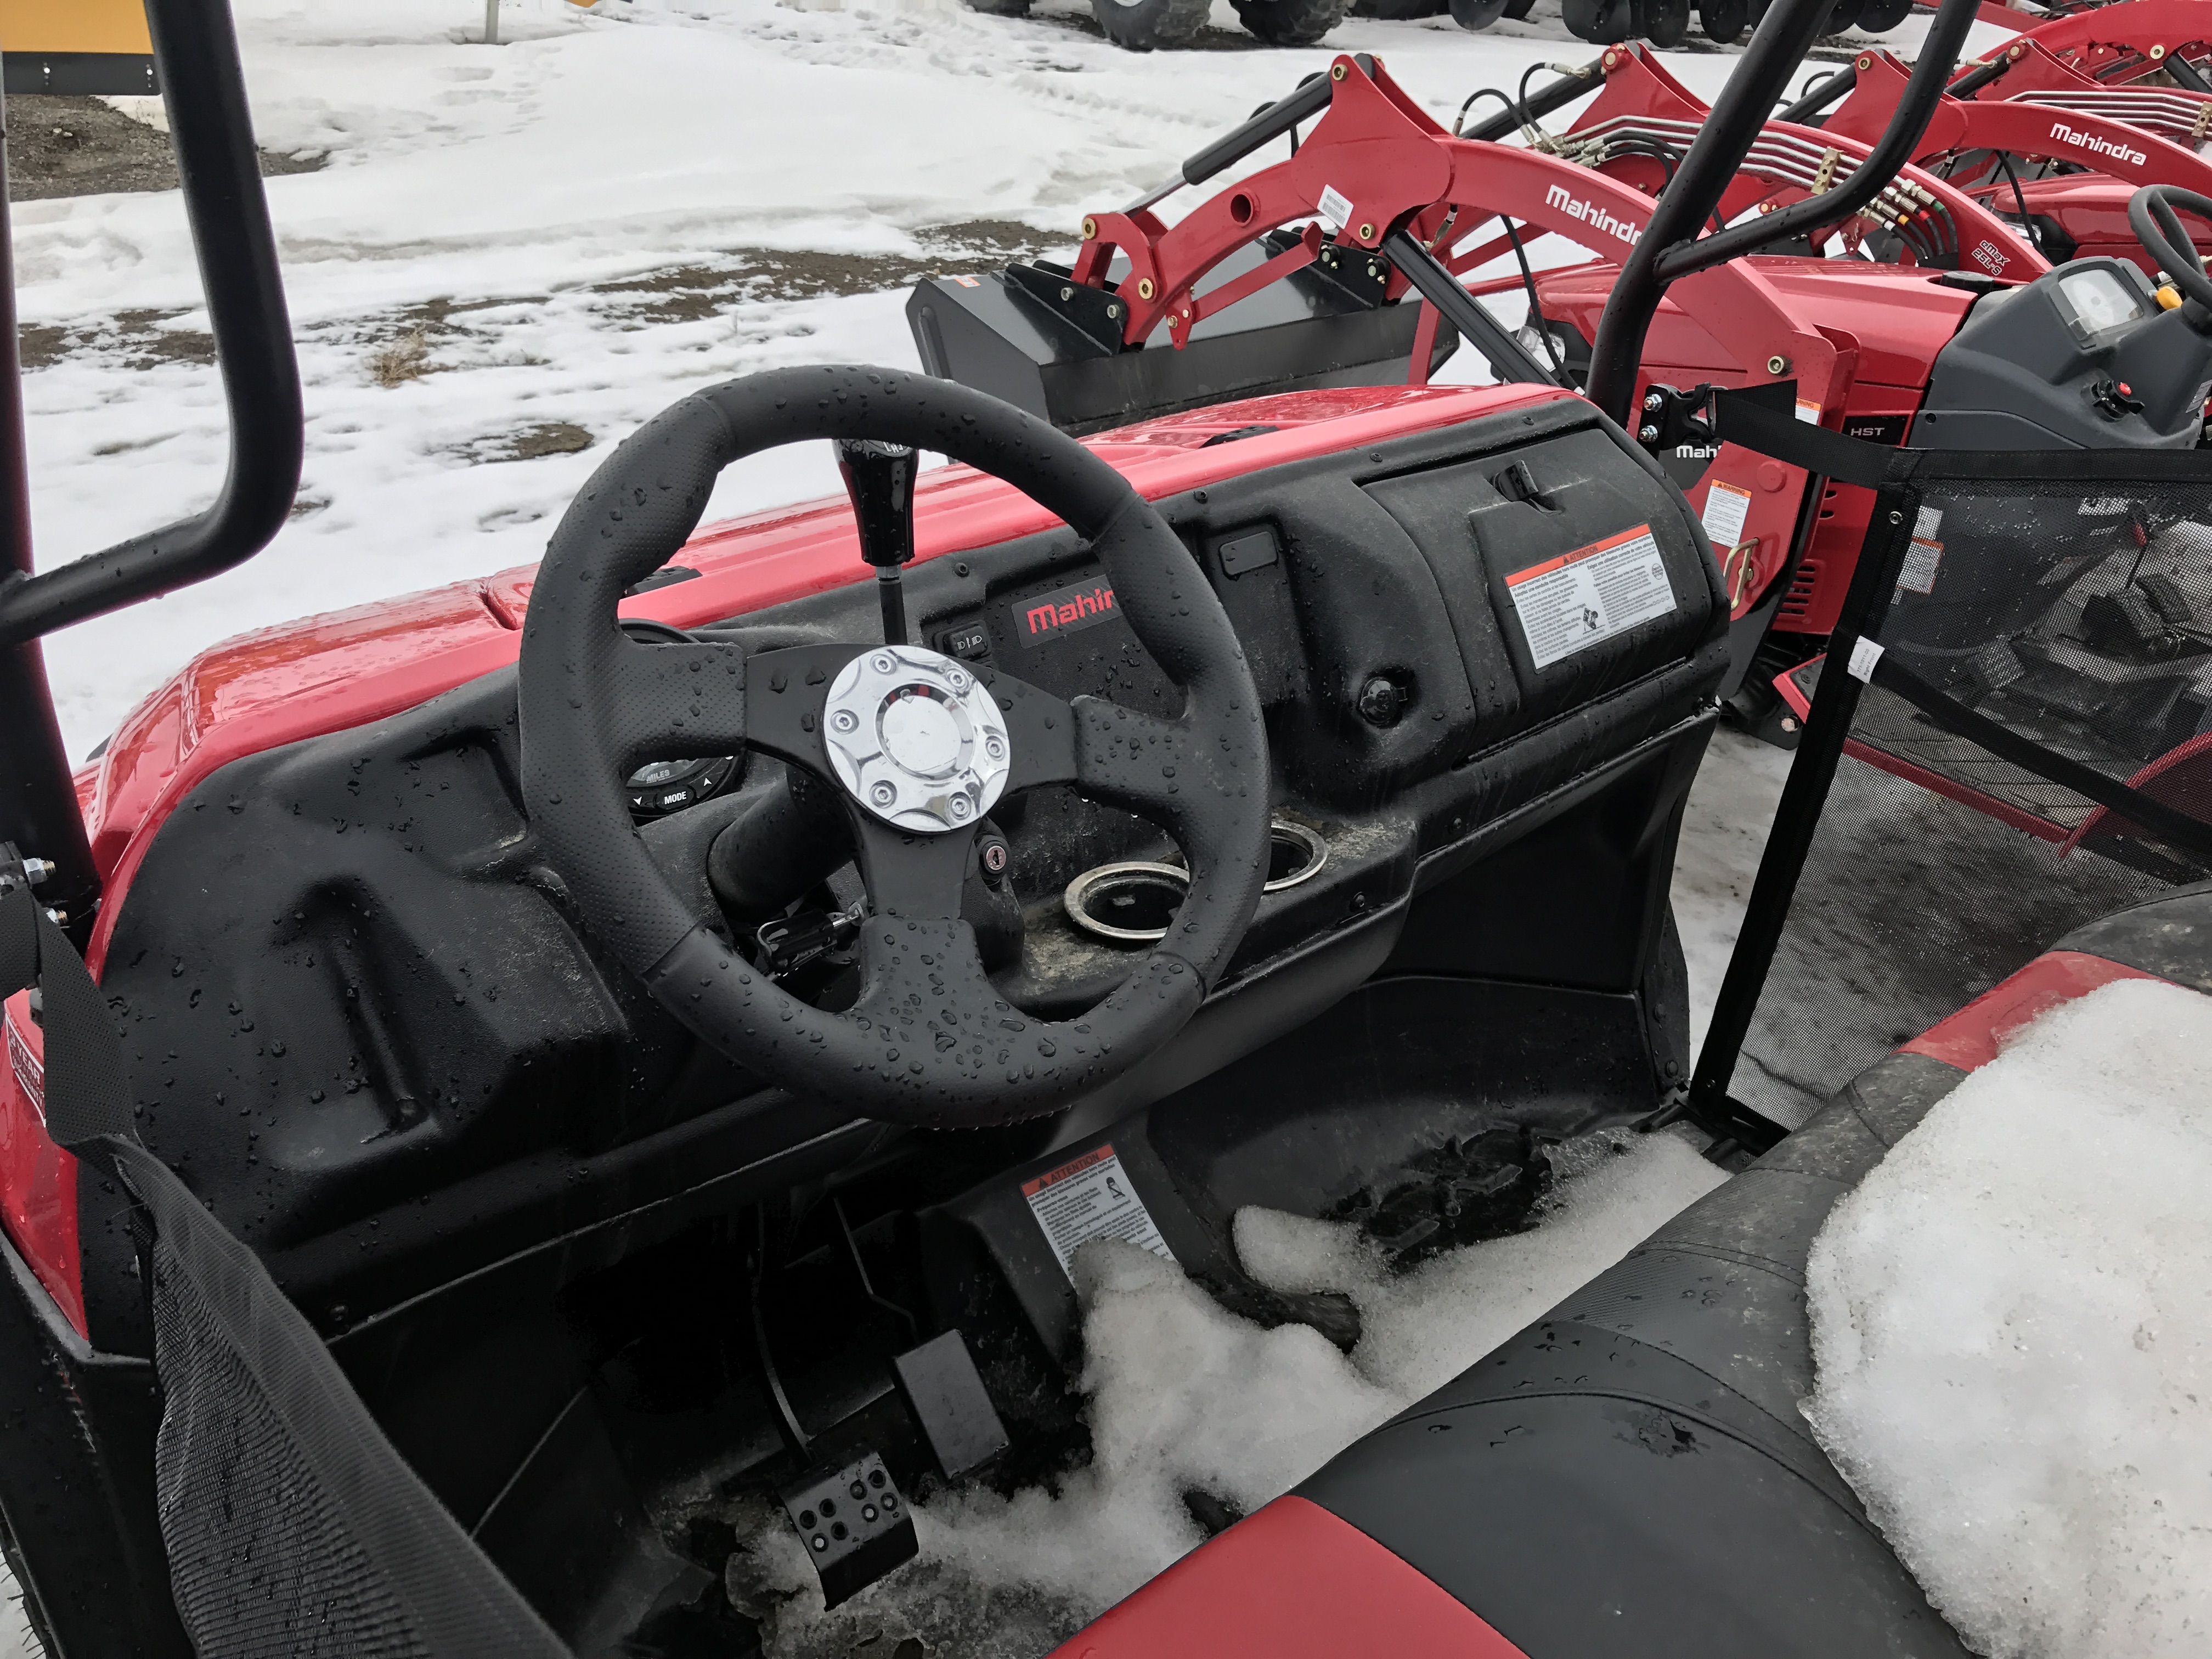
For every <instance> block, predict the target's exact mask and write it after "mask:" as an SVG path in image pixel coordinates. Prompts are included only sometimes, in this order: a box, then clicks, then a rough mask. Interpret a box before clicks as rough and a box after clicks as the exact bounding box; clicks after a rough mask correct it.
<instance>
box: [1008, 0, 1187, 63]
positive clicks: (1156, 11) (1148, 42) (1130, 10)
mask: <svg viewBox="0 0 2212 1659" xmlns="http://www.w3.org/2000/svg"><path fill="white" fill-rule="evenodd" d="M1024 3H1025V0H1024ZM1212 11H1213V3H1212V0H1091V15H1092V16H1093V17H1096V18H1097V20H1098V27H1100V28H1102V29H1103V30H1105V31H1106V38H1107V39H1108V40H1111V41H1112V42H1113V43H1114V44H1115V46H1125V47H1127V49H1128V50H1129V51H1131V52H1152V51H1153V50H1155V49H1157V48H1158V47H1161V46H1168V47H1175V46H1188V45H1189V44H1190V43H1191V42H1192V41H1193V40H1196V39H1197V38H1198V32H1199V31H1200V29H1202V28H1204V27H1206V19H1207V17H1209V16H1210V15H1212Z"/></svg>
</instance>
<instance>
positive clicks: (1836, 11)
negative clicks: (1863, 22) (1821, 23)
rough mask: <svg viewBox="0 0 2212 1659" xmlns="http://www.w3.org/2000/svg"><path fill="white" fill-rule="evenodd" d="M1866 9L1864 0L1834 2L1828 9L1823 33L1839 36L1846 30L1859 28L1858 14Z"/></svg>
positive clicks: (1838, 0)
mask: <svg viewBox="0 0 2212 1659" xmlns="http://www.w3.org/2000/svg"><path fill="white" fill-rule="evenodd" d="M1865 9H1866V0H1836V3H1835V4H1834V5H1832V6H1831V7H1829V8H1828V21H1827V23H1826V26H1825V27H1824V29H1823V33H1828V34H1841V33H1844V31H1845V30H1846V29H1855V28H1857V27H1858V26H1859V14H1860V13H1861V12H1863V11H1864V10H1865Z"/></svg>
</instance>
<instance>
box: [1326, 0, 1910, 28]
mask: <svg viewBox="0 0 2212 1659" xmlns="http://www.w3.org/2000/svg"><path fill="white" fill-rule="evenodd" d="M1905 3H1906V4H1907V5H1910V4H1911V3H1912V0H1905ZM1444 9H1445V0H1352V15H1353V16H1354V17H1380V18H1382V19H1383V20H1384V21H1387V22H1392V23H1410V22H1412V21H1413V20H1414V19H1415V18H1419V17H1434V16H1436V15H1437V14H1438V13H1440V12H1442V11H1443V10H1444Z"/></svg>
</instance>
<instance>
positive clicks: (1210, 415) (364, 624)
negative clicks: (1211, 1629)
mask: <svg viewBox="0 0 2212 1659" xmlns="http://www.w3.org/2000/svg"><path fill="white" fill-rule="evenodd" d="M1566 395H1567V394H1566V393H1564V392H1549V391H1545V390H1542V389H1540V388H1536V387H1531V386H1510V387H1499V386H1488V387H1479V388H1471V387H1421V388H1413V387H1406V386H1379V387H1352V388H1346V389H1344V390H1340V391H1330V392H1292V393H1288V394H1285V395H1284V396H1281V397H1275V398H1255V399H1252V400H1250V401H1248V402H1244V403H1238V404H1222V405H1219V406H1217V407H1215V408H1212V409H1206V410H1199V411H1196V412H1194V413H1191V414H1188V415H1176V416H1167V417H1165V418H1163V419H1160V420H1157V421H1147V422H1143V423H1142V424H1140V425H1137V426H1132V427H1124V428H1120V429H1119V430H1116V431H1113V432H1105V433H1101V434H1099V435H1097V436H1096V437H1092V438H1089V439H1086V440H1085V445H1086V447H1089V448H1090V449H1091V451H1092V452H1094V453H1097V454H1098V455H1099V456H1101V457H1103V459H1106V460H1107V461H1108V462H1109V463H1110V464H1111V465H1113V466H1114V467H1115V470H1116V471H1120V472H1121V475H1122V476H1123V477H1126V478H1127V479H1128V480H1129V482H1130V483H1133V484H1134V485H1135V486H1136V487H1137V489H1139V491H1140V492H1141V493H1142V494H1143V495H1145V496H1146V498H1147V499H1148V500H1158V499H1160V498H1161V497H1163V496H1167V495H1176V494H1177V493H1179V492H1181V491H1182V490H1186V489H1196V488H1199V487H1200V486H1202V485H1205V484H1208V483H1216V482H1218V481H1219V480H1221V479H1224V478H1230V477H1237V476H1240V475H1242V474H1244V473H1248V472H1252V471H1257V470H1259V469H1260V468H1262V467H1267V466H1274V465H1281V464H1283V463H1285V462H1288V461H1294V460H1298V459H1303V458H1304V457H1306V456H1309V455H1317V454H1327V453H1333V452H1335V451H1338V450H1342V449H1347V448H1353V447H1358V446H1359V445H1361V444H1368V443H1379V442H1382V441H1385V440H1387V439H1391V438H1396V437H1400V436H1402V435H1406V434H1408V433H1413V432H1420V431H1427V430H1432V429H1434V428H1438V427H1445V426H1452V425H1456V424H1458V423H1459V422H1463V421H1468V420H1472V419H1474V418H1476V417H1477V416H1482V415H1486V414H1489V413H1491V412H1492V411H1494V410H1498V409H1502V408H1505V407H1508V406H1510V405H1512V404H1519V403H1524V402H1528V401H1541V400H1548V399H1551V398H1559V397H1565V396H1566ZM1260 424H1264V425H1271V426H1274V427H1276V428H1279V430H1278V431H1276V432H1273V433H1268V434H1264V435H1259V436H1256V437H1252V438H1247V439H1242V440H1239V441H1237V442H1236V443H1233V444H1225V445H1220V446H1218V447H1213V448H1210V449H1209V448H1206V447H1205V445H1206V441H1207V440H1208V439H1209V438H1212V437H1214V436H1215V435H1218V434H1220V433H1223V432H1228V431H1234V430H1236V429H1237V428H1242V427H1247V426H1252V425H1260ZM1057 522H1058V520H1056V519H1054V517H1053V515H1052V514H1051V513H1048V512H1047V511H1046V510H1045V509H1044V508H1043V507H1039V506H1038V505H1037V504H1036V502H1034V501H1030V499H1029V498H1028V497H1027V496H1025V495H1021V494H1019V493H1018V492H1017V491H1015V490H1013V489H1010V488H1009V487H1008V486H1006V484H1003V483H1000V482H999V481H998V480H997V479H996V478H993V477H988V476H987V475H986V474H983V473H979V472H976V471H973V470H972V469H970V468H968V467H965V466H948V467H943V468H939V469H938V470H937V471H933V472H929V473H926V474H924V475H923V477H922V479H921V483H920V485H919V486H918V487H917V489H916V490H915V544H916V546H915V556H916V557H917V558H922V559H928V558H935V557H939V556H943V555H945V554H947V553H957V552H963V551H965V550H969V549H972V548H977V547H987V546H990V545H992V544H996V543H999V542H1003V541H1007V540H1010V539H1012V538H1014V537H1017V536H1024V535H1030V534H1032V533H1035V532H1038V531H1041V530H1045V529H1048V528H1049V527H1051V526H1053V525H1054V524H1055V523H1057ZM676 562H679V563H682V564H684V565H688V566H690V568H693V569H696V571H698V573H699V575H698V578H697V580H690V581H684V582H679V583H676V584H673V585H671V586H667V587H663V588H658V589H655V590H654V591H653V592H649V593H641V594H640V595H638V596H637V598H635V599H631V600H629V601H628V602H627V603H625V604H624V605H623V614H625V615H628V616H636V617H652V618H653V619H655V620H657V621H660V622H666V623H674V624H676V625H677V626H678V627H690V626H696V625H697V624H699V623H707V622H711V621H714V620H718V619H720V618H722V617H732V616H738V615H741V614H743V613H744V612H747V611H757V610H759V609H761V608H763V607H764V606H767V605H778V604H781V603H782V602H783V601H785V600H787V599H798V598H799V597H801V596H803V595H805V594H808V593H818V592H824V591H826V590H828V589H830V588H834V587H841V586H844V585H845V584H847V583H848V582H855V581H860V580H863V579H864V578H865V577H866V574H867V568H866V566H864V565H863V564H862V563H861V562H860V552H859V546H858V544H857V542H856V540H855V538H854V534H853V524H852V515H851V513H850V512H849V510H848V508H847V507H846V504H845V502H844V501H842V499H828V500H823V501H807V502H802V503H800V504H799V505H796V506H792V507H777V508H774V509H772V510H770V511H769V512H765V513H754V514H752V515H751V516H750V517H749V518H744V519H737V520H731V521H729V522H727V523H724V524H718V525H714V526H708V528H707V529H704V530H702V531H701V532H699V533H698V534H697V535H696V536H694V537H693V538H692V539H691V540H690V543H689V544H687V545H686V546H685V548H684V551H683V552H682V553H681V554H680V555H678V559H677V561H676ZM536 574H537V567H536V566H535V565H524V566H519V567H517V568H514V569H513V570H506V571H501V572H500V573H499V574H496V575H492V576H487V577H484V578H483V579H481V580H475V581H465V582H455V583H453V584H452V585H451V586H446V587H434V588H429V589H427V590H425V591H423V592H417V593H409V594H403V595H401V596H399V597H398V598H396V599H384V600H380V601H379V602H378V603H376V604H374V605H360V606H356V608H354V609H352V610H350V611H331V612H327V613H325V615H322V616H319V617H306V618H303V619H302V620H301V621H299V622H295V623H285V624H283V626H281V627H276V628H264V629H259V630H258V631H257V632H255V633H252V634H246V635H240V637H238V638H237V639H234V640H231V641H227V642H225V643H224V644H222V645H219V646H216V647H213V648H212V649H210V650H207V651H203V652H202V653H200V654H199V655H198V656H197V657H195V658H193V659H192V660H191V662H190V663H188V664H186V665H185V668H184V671H182V672H181V673H179V674H178V675H177V677H176V678H174V679H173V680H171V681H170V682H169V683H168V684H166V685H164V686H163V687H162V688H161V690H158V691H156V692H155V693H154V694H153V695H152V696H149V697H148V698H147V699H146V700H145V701H144V702H142V703H140V704H139V705H138V707H137V708H135V709H133V710H132V711H131V714H130V716H129V718H127V719H126V720H125V721H124V722H123V724H122V725H121V726H119V727H118V729H117V731H116V733H115V737H114V740H113V741H112V743H111V744H109V745H108V748H107V751H106V754H105V755H103V756H102V757H101V758H100V762H99V763H98V766H97V768H96V769H94V768H88V769H86V770H85V771H84V772H82V773H80V774H79V775H78V780H77V781H78V793H79V796H80V799H82V800H83V801H84V803H85V820H86V825H87V828H88V830H89V832H90V834H91V836H92V851H93V859H94V863H95V864H96V865H97V866H99V869H100V875H101V877H102V878H103V880H104V881H105V882H106V899H105V901H104V904H103V909H102V917H101V924H100V927H99V929H98V930H97V932H96V933H95V936H94V945H93V951H92V958H93V961H94V964H95V966H96V965H97V963H98V961H99V958H100V954H101V953H102V952H104V951H105V950H106V939H107V931H108V928H109V927H110V926H112V921H113V918H114V915H115V913H116V910H117V908H118V906H117V902H116V901H117V900H118V899H119V897H120V896H121V895H122V892H123V890H124V889H125V886H126V885H127V884H128V883H129V881H130V878H131V873H132V872H133V871H134V870H135V869H136V868H137V863H138V860H139V858H140V857H141V856H142V855H143V853H144V850H145V848H146V845H147V843H148V842H149V841H150V840H151V839H152V836H153V833H154V831H155V829H158V828H159V827H160V825H161V820H162V818H163V817H164V816H165V815H166V814H167V811H169V809H170V807H171V806H172V805H173V804H174V803H175V802H176V801H177V800H179V799H181V798H182V797H183V796H184V795H185V793H187V792H189V791H190V790H191V789H192V788H193V787H196V786H197V784H198V783H199V782H200V781H202V780H203V779H204V778H205V777H207V776H208V775H209V774H210V773H212V772H214V771H215V770H216V769H217V768H219V767H221V766H223V765H225V764H227V763H229V762H231V761H234V760H236V759H238V758H239V757H241V756H245V755H251V754H258V753H259V752H261V751H263V750H268V749H273V748H276V747H277V746H278V745H280V744H288V743H295V742H298V741H299V740H300V739H301V738H312V737H318V736H320V735H321V734H323V733H325V732H336V731H339V730H342V729H343V728H345V727H347V726H360V725H363V724H365V723H366V722H368V721H370V720H381V719H382V718H384V717H385V716H386V715H388V714H397V713H398V712H399V711H400V710H402V709H404V708H413V707H414V706H415V705H416V704H417V703H420V702H423V701H425V700H426V699H428V698H430V697H434V696H438V695H439V694H440V693H441V692H444V691H449V690H452V689H453V687H455V686H457V685H459V684H464V683H465V682H466V681H469V680H472V679H474V678H477V677H478V676H479V675H482V674H486V673H489V672H490V671H492V670H494V669H495V668H501V667H504V666H505V665H507V664H508V663H511V662H513V660H514V659H515V654H516V652H517V650H518V648H519V646H520V632H519V631H518V630H520V628H521V626H522V616H523V611H524V610H525V608H526V606H527V605H528V604H529V600H530V585H531V582H532V579H533V578H534V577H535V575H536Z"/></svg>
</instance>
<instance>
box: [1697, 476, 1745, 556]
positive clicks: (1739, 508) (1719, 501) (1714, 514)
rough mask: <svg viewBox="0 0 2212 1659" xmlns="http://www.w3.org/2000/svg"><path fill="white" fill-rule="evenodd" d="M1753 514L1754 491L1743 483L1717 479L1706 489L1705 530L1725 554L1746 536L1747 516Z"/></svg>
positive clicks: (1715, 545) (1721, 552) (1717, 547)
mask: <svg viewBox="0 0 2212 1659" xmlns="http://www.w3.org/2000/svg"><path fill="white" fill-rule="evenodd" d="M1750 516H1751V492H1750V491H1749V490H1748V489H1744V488H1743V486H1742V485H1741V484H1732V483H1717V484H1715V485H1713V486H1712V488H1711V489H1708V490H1707V491H1706V492H1705V511H1704V513H1701V514H1699V517H1701V518H1702V519H1703V520H1705V534H1706V535H1708V536H1710V537H1711V538H1712V541H1713V548H1714V550H1715V551H1717V552H1718V553H1720V554H1721V555H1722V556H1723V557H1725V556H1727V554H1728V553H1729V550H1731V549H1733V548H1734V547H1735V545H1736V544H1737V543H1739V542H1741V540H1742V539H1743V524H1744V520H1747V519H1748V518H1749V517H1750Z"/></svg>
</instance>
